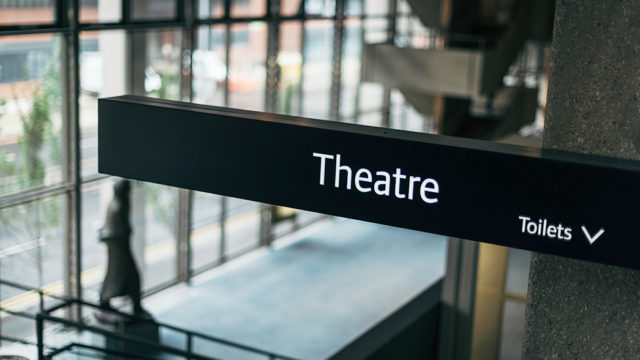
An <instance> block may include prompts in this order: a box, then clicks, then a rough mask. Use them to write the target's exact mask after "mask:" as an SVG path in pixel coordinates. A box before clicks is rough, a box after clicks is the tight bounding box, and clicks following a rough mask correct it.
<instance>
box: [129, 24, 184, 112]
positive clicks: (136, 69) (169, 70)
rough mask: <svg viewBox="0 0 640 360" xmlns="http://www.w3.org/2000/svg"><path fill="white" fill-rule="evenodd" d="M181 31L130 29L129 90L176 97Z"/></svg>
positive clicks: (180, 68) (159, 96)
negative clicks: (136, 30) (139, 30)
mask: <svg viewBox="0 0 640 360" xmlns="http://www.w3.org/2000/svg"><path fill="white" fill-rule="evenodd" d="M181 39H182V37H181V32H180V31H179V30H173V29H163V30H154V31H144V32H134V33H133V34H132V46H131V52H132V53H133V54H132V55H133V59H135V61H134V62H133V71H132V74H131V77H132V78H133V79H132V80H133V93H134V94H140V95H147V96H152V97H157V98H161V99H172V100H178V99H180V76H181V74H182V56H181Z"/></svg>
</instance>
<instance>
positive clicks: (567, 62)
mask: <svg viewBox="0 0 640 360" xmlns="http://www.w3.org/2000/svg"><path fill="white" fill-rule="evenodd" d="M638 19H640V2H638V1H635V0H620V1H602V0H558V1H557V5H556V13H555V24H554V34H553V45H552V62H551V72H550V80H549V81H550V83H549V93H548V99H547V119H546V126H545V132H544V147H547V148H558V149H565V150H571V151H576V152H582V153H590V154H600V155H607V156H612V157H620V158H631V159H640V42H639V41H638V39H640V22H639V21H638ZM639 185H640V184H639ZM569 206H570V205H569ZM638 236H640V232H639V233H638V234H637V235H635V236H632V237H630V238H629V241H638V239H637V237H638ZM602 240H603V241H606V238H603V239H602ZM638 261H640V254H639V260H638ZM523 357H524V359H586V360H588V359H640V272H639V271H634V270H627V269H622V268H617V267H613V266H605V265H599V264H592V263H587V262H583V261H577V260H570V259H566V258H560V257H556V256H551V255H541V254H535V255H534V256H533V259H532V264H531V272H530V275H529V295H528V299H527V315H526V329H525V341H524V347H523Z"/></svg>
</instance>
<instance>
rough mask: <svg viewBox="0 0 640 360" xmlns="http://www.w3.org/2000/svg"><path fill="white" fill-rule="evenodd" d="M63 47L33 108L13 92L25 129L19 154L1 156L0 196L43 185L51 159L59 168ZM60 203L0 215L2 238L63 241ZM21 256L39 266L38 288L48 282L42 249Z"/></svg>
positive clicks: (0, 111) (0, 104)
mask: <svg viewBox="0 0 640 360" xmlns="http://www.w3.org/2000/svg"><path fill="white" fill-rule="evenodd" d="M59 53H60V52H59V46H57V47H56V51H55V52H54V54H55V55H54V56H53V57H52V60H51V61H50V62H49V63H48V64H47V67H46V69H45V71H44V73H43V76H42V79H41V80H40V82H39V83H38V85H37V86H35V88H34V89H33V92H32V93H31V100H32V101H31V106H30V107H29V108H28V109H26V110H24V109H21V108H20V104H22V103H23V101H21V100H20V99H18V98H17V97H18V96H17V94H16V93H15V88H14V101H15V106H16V107H17V108H18V117H19V119H20V125H21V127H22V135H21V136H20V137H19V139H18V143H17V148H18V149H17V154H15V155H13V158H10V154H9V153H8V152H7V151H0V193H7V192H13V191H18V190H23V189H27V188H33V187H37V186H42V185H44V184H45V177H46V171H47V170H46V167H47V162H46V161H45V160H46V159H47V157H46V156H45V150H49V157H48V158H49V159H50V162H51V163H53V164H56V163H57V164H59V162H60V160H61V159H62V157H61V151H60V143H59V141H58V138H57V137H56V135H55V134H54V133H53V126H52V119H51V118H52V114H53V113H55V112H58V111H59V109H60V108H61V103H62V93H61V91H60V88H61V86H60V70H59V69H60V65H59V62H58V61H57V60H58V59H59V58H60V56H59ZM5 108H6V99H0V117H2V116H3V115H6V114H5V111H4V110H5ZM59 208H60V202H59V201H57V200H56V198H46V199H43V200H36V201H32V202H27V203H23V204H20V205H17V206H12V207H9V208H4V209H0V238H1V239H2V240H3V241H5V244H6V242H9V241H12V242H15V243H25V242H29V241H41V240H46V239H49V240H59V228H60V209H59ZM18 256H20V257H22V258H24V260H25V261H27V262H28V263H31V264H35V267H37V270H38V285H39V286H42V285H43V281H44V269H43V268H42V266H43V264H42V259H43V249H42V244H41V245H39V246H37V248H36V249H35V251H33V250H32V251H27V252H24V253H21V254H19V255H18Z"/></svg>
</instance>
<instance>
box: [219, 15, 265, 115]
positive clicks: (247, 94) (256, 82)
mask: <svg viewBox="0 0 640 360" xmlns="http://www.w3.org/2000/svg"><path fill="white" fill-rule="evenodd" d="M267 30H268V28H267V25H266V24H265V23H263V22H251V23H248V24H233V25H232V26H231V47H230V49H229V80H228V86H229V106H230V107H235V108H241V109H248V110H263V109H264V96H265V90H264V89H265V81H266V69H265V62H266V58H267Z"/></svg>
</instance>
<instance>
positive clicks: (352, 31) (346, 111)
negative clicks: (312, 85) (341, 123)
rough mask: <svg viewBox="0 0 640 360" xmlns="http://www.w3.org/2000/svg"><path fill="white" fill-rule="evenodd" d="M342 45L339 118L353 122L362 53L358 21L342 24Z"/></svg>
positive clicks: (356, 104)
mask: <svg viewBox="0 0 640 360" xmlns="http://www.w3.org/2000/svg"><path fill="white" fill-rule="evenodd" d="M344 25H345V27H344V40H343V43H342V65H341V71H342V73H341V74H340V76H341V77H342V79H341V90H340V96H341V101H340V116H341V117H342V118H343V119H351V120H354V118H355V112H356V109H357V107H358V101H359V100H358V98H359V94H358V83H359V82H360V58H361V51H362V27H361V22H360V20H347V21H345V23H344Z"/></svg>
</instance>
